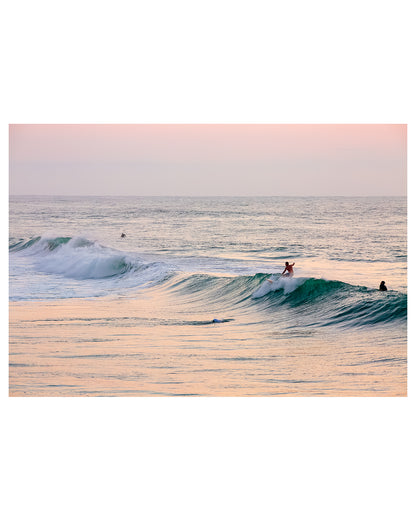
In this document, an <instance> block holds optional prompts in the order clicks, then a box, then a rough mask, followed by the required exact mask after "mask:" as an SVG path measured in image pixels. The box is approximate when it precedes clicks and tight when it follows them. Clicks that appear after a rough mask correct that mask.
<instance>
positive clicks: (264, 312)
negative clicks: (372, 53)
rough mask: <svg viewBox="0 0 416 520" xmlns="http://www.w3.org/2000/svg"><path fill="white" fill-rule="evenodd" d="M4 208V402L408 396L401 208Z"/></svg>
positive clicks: (358, 200)
mask: <svg viewBox="0 0 416 520" xmlns="http://www.w3.org/2000/svg"><path fill="white" fill-rule="evenodd" d="M9 208H10V221H9V277H10V281H9V300H10V333H9V338H10V341H9V361H10V363H9V393H10V395H11V396H404V395H406V394H407V206H406V198H405V197H34V196H33V197H29V196H19V197H17V196H11V197H10V206H9ZM122 234H125V236H124V237H122ZM286 261H288V262H289V263H293V262H294V263H295V265H294V276H293V278H286V277H283V276H281V273H282V272H283V270H284V267H285V262H286ZM269 280H271V282H270V281H269ZM381 280H384V281H385V283H386V285H387V288H388V290H387V291H385V292H381V291H379V290H378V287H379V284H380V282H381ZM214 320H215V321H214Z"/></svg>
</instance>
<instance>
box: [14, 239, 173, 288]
mask: <svg viewBox="0 0 416 520" xmlns="http://www.w3.org/2000/svg"><path fill="white" fill-rule="evenodd" d="M9 252H10V253H14V254H17V255H19V256H20V257H25V258H27V259H30V260H31V261H32V262H33V264H34V266H35V267H36V269H37V270H38V271H40V272H43V273H48V274H55V275H61V276H63V277H65V278H70V279H75V280H105V279H109V278H127V277H129V278H136V280H135V282H136V285H140V282H143V281H146V282H150V281H152V280H153V281H155V282H160V281H162V280H164V279H165V278H166V275H167V273H168V272H170V271H171V269H170V268H169V266H167V265H166V264H165V263H163V262H145V261H144V260H142V259H141V258H140V257H139V256H137V255H136V254H129V253H125V252H122V251H118V250H115V249H112V248H109V247H106V246H103V245H101V244H99V243H98V242H97V241H95V240H91V239H89V238H86V237H83V236H76V237H61V236H59V237H49V236H37V237H33V238H30V239H29V240H24V239H18V240H12V241H11V243H10V244H9ZM132 282H133V283H132V284H130V285H133V286H134V280H132Z"/></svg>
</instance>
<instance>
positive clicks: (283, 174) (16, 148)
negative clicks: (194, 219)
mask: <svg viewBox="0 0 416 520" xmlns="http://www.w3.org/2000/svg"><path fill="white" fill-rule="evenodd" d="M406 141H407V127H406V125H333V124H331V125H268V124H267V125H266V124H260V125H221V124H218V125H11V126H10V193H11V194H12V195H22V194H27V195H227V196H232V195H236V196H238V195H247V196H249V195H301V196H308V195H363V196H371V195H405V194H406Z"/></svg>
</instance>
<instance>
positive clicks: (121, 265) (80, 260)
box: [9, 236, 407, 327]
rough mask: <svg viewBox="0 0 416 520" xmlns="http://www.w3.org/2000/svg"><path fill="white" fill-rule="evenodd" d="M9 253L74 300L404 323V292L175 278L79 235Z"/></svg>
mask: <svg viewBox="0 0 416 520" xmlns="http://www.w3.org/2000/svg"><path fill="white" fill-rule="evenodd" d="M9 251H10V253H11V254H13V255H16V256H17V257H19V258H22V259H23V260H24V261H25V262H26V261H29V263H30V264H31V265H33V266H34V267H35V270H36V271H40V272H43V273H47V274H50V275H58V276H60V277H63V278H66V279H70V280H77V281H79V282H80V283H79V285H78V286H76V288H73V287H72V286H71V287H72V289H71V290H72V291H73V292H72V294H75V295H76V294H78V293H77V291H83V292H82V295H85V294H86V292H85V291H87V292H88V291H89V290H91V293H90V294H91V295H92V296H95V295H99V296H101V295H105V294H114V293H115V292H117V291H120V290H129V291H131V290H135V289H137V288H139V287H146V288H152V287H153V288H154V289H153V290H158V291H162V292H163V293H168V294H169V295H170V296H171V297H172V298H173V301H176V302H178V303H179V302H182V303H183V304H184V305H188V308H191V309H200V310H204V311H205V310H207V309H213V308H215V309H220V310H221V311H222V312H223V313H224V314H229V313H233V314H236V315H237V314H247V315H250V316H253V317H254V318H255V319H256V320H259V321H264V322H268V321H276V320H280V321H281V322H283V323H284V324H285V326H287V327H293V326H296V324H298V325H300V326H303V327H309V326H320V327H325V326H339V327H367V326H374V325H386V324H404V323H406V320H407V295H406V294H403V293H399V292H395V291H388V292H384V293H382V292H380V291H378V290H374V289H368V288H366V287H363V286H357V285H350V284H348V283H345V282H342V281H339V280H324V279H317V278H301V277H299V278H284V277H279V276H276V275H269V274H266V273H257V274H254V275H245V276H220V275H214V274H204V273H194V274H192V273H189V272H178V270H177V269H175V268H174V267H173V266H172V265H171V264H166V263H164V262H145V261H144V260H143V259H141V258H140V257H139V256H138V255H137V254H135V253H131V254H130V253H126V252H123V251H118V250H115V249H112V248H109V247H106V246H103V245H101V244H99V243H98V242H96V241H94V240H91V239H89V238H86V237H82V236H78V237H64V236H58V237H50V236H36V237H32V238H30V239H26V240H25V239H12V240H11V242H10V244H9ZM25 265H26V263H25ZM270 279H271V281H272V283H270V282H269V281H268V280H270ZM97 283H99V284H100V291H97V286H96V285H88V284H97ZM80 288H81V289H80ZM55 297H56V296H55ZM63 297H66V296H65V295H64V296H63ZM29 299H30V298H29ZM224 314H223V315H224Z"/></svg>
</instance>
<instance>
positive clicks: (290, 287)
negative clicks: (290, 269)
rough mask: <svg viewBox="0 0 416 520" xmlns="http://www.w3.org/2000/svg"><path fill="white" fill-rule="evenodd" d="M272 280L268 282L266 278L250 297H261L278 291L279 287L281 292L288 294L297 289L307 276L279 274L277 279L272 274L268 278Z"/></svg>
mask: <svg viewBox="0 0 416 520" xmlns="http://www.w3.org/2000/svg"><path fill="white" fill-rule="evenodd" d="M269 279H270V280H272V282H271V283H270V282H269V281H268V280H265V281H264V282H263V283H262V284H261V285H260V287H259V288H258V289H257V290H256V291H255V292H254V293H253V295H252V298H262V297H263V296H265V295H266V294H268V293H270V292H273V291H278V290H279V289H283V294H289V293H291V292H293V291H294V290H295V289H297V288H298V287H299V286H300V285H302V284H303V283H304V282H305V281H306V280H307V278H303V277H302V278H295V277H293V278H289V277H285V276H281V277H280V278H278V279H277V280H276V279H274V277H273V276H272V277H271V278H269Z"/></svg>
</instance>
